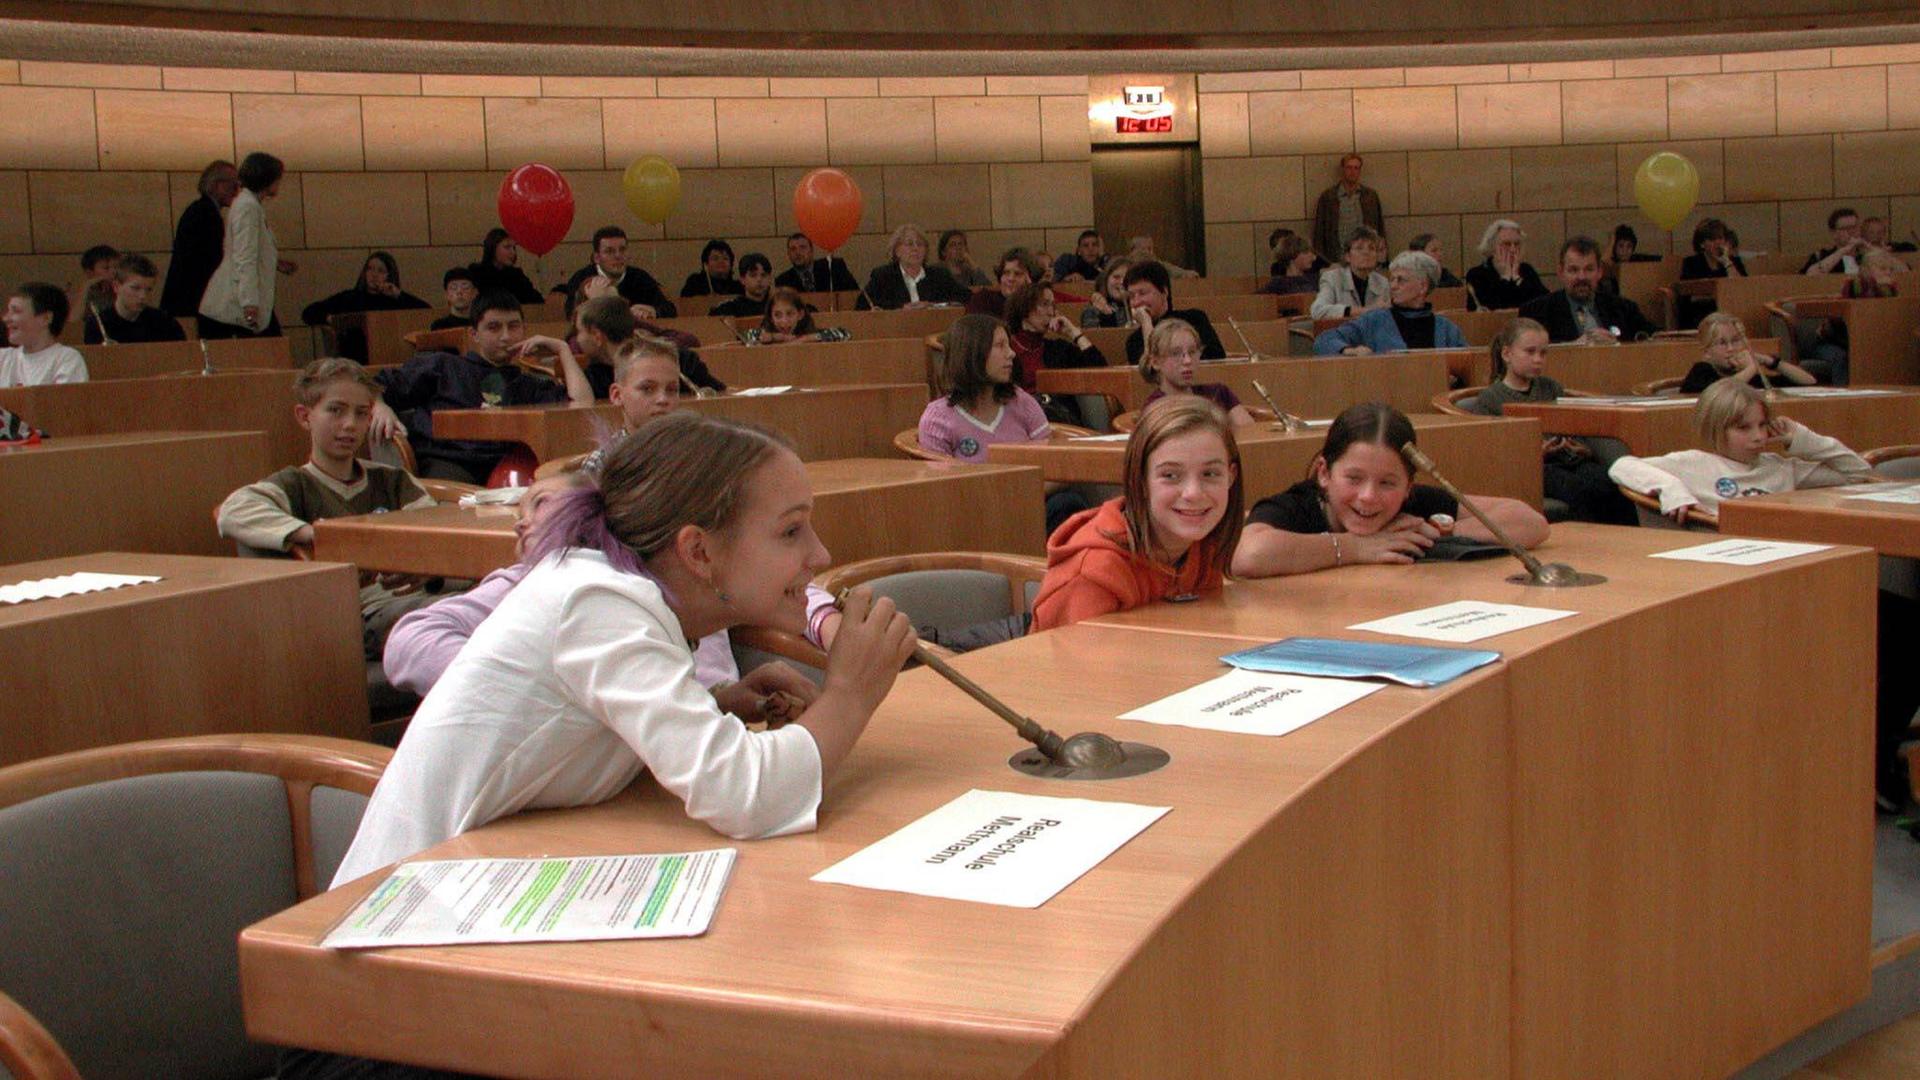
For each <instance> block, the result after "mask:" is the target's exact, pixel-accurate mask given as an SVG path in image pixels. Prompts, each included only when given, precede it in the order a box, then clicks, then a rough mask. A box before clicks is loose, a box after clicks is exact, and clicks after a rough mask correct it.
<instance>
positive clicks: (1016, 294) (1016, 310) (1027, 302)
mask: <svg viewBox="0 0 1920 1080" xmlns="http://www.w3.org/2000/svg"><path fill="white" fill-rule="evenodd" d="M1051 292H1053V286H1051V285H1048V284H1047V283H1046V282H1043V281H1035V282H1031V283H1029V284H1026V285H1022V286H1020V287H1019V288H1017V289H1015V290H1013V292H1012V293H1011V294H1010V295H1009V296H1008V297H1007V331H1008V332H1009V333H1013V332H1015V331H1018V330H1021V329H1024V328H1025V327H1026V323H1027V316H1029V315H1031V314H1033V309H1034V308H1037V307H1039V306H1040V298H1041V297H1043V296H1045V295H1047V294H1049V293H1051Z"/></svg>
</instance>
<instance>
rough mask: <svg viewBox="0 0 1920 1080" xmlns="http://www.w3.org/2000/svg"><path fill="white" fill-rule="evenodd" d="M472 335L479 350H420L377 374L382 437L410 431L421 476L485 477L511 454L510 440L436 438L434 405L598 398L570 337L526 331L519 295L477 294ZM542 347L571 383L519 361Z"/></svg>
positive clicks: (377, 429) (376, 422) (377, 425)
mask: <svg viewBox="0 0 1920 1080" xmlns="http://www.w3.org/2000/svg"><path fill="white" fill-rule="evenodd" d="M468 341H469V343H470V344H471V346H472V351H470V352H468V353H466V354H465V355H464V356H455V355H453V354H451V353H440V352H428V353H420V354H418V355H416V356H414V357H413V358H412V359H410V360H408V361H407V362H406V363H404V364H402V365H400V366H399V367H396V368H384V369H382V370H380V371H379V372H378V373H377V374H376V375H375V378H376V379H378V380H379V383H380V387H381V400H380V402H379V403H378V404H376V405H375V406H374V419H373V429H372V435H373V438H374V439H376V440H380V441H386V440H389V439H396V438H400V437H402V436H405V437H406V438H407V439H408V440H409V441H410V442H412V444H413V455H414V459H415V460H416V461H417V462H419V465H420V475H421V476H429V477H434V478H436V479H441V480H458V481H461V482H463V483H471V484H484V483H486V482H487V478H488V476H489V475H490V474H491V473H492V472H493V469H494V466H496V465H498V464H499V463H500V459H501V458H502V457H503V456H504V455H505V454H506V451H507V444H505V443H497V442H470V441H465V440H459V439H437V438H435V437H434V435H433V414H434V411H435V410H437V409H478V408H481V407H483V406H485V407H494V406H501V405H545V404H555V403H558V402H562V401H571V402H573V403H574V404H575V405H583V406H584V405H591V404H593V390H592V388H591V386H590V385H589V384H588V382H587V377H586V373H585V372H584V371H582V370H581V367H580V363H579V361H577V360H575V359H574V356H573V350H572V349H571V348H569V347H568V346H567V343H566V342H564V341H555V340H554V339H552V338H548V337H528V336H527V326H526V321H525V319H524V318H522V316H521V312H520V301H518V300H515V299H514V298H513V297H512V296H510V295H508V294H506V293H492V294H489V295H486V296H482V297H481V298H480V299H478V300H476V301H474V304H473V332H472V333H471V334H469V335H468ZM535 352H545V353H548V354H550V355H552V356H553V357H554V358H555V360H556V362H557V363H558V364H559V366H560V370H561V373H562V374H563V375H564V376H565V377H566V385H565V386H562V385H561V384H560V383H559V382H556V381H555V380H554V379H553V378H552V377H551V376H549V375H546V374H543V373H541V372H537V371H529V370H527V369H525V368H523V367H521V366H520V365H518V364H516V363H515V362H514V361H515V360H517V359H519V358H520V357H523V356H529V355H531V354H533V353H535ZM402 412H404V413H406V414H407V415H406V419H405V421H404V423H403V421H402V420H401V418H400V416H399V415H397V414H398V413H402Z"/></svg>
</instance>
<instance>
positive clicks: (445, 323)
mask: <svg viewBox="0 0 1920 1080" xmlns="http://www.w3.org/2000/svg"><path fill="white" fill-rule="evenodd" d="M440 287H441V288H442V289H444V290H446V294H447V313H446V314H445V315H442V316H440V317H439V318H437V319H435V320H433V325H432V326H431V327H430V329H433V330H457V329H464V328H465V327H468V326H471V325H473V302H474V301H475V300H476V299H479V296H480V291H479V289H478V288H476V287H475V285H474V283H473V271H472V270H469V269H467V268H466V267H464V266H456V267H454V268H453V269H451V270H449V271H447V272H446V273H444V274H442V275H440ZM534 295H535V296H536V297H538V295H539V294H538V293H535V294H534ZM536 302H538V301H537V300H536Z"/></svg>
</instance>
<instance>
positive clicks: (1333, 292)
mask: <svg viewBox="0 0 1920 1080" xmlns="http://www.w3.org/2000/svg"><path fill="white" fill-rule="evenodd" d="M1386 247H1387V244H1386V241H1385V240H1383V239H1381V237H1380V234H1379V233H1377V232H1374V231H1373V230H1372V229H1370V228H1368V227H1366V226H1365V225H1362V226H1361V227H1359V228H1357V229H1355V230H1353V235H1351V236H1349V237H1347V258H1346V262H1345V264H1344V265H1340V266H1330V267H1328V268H1327V269H1326V270H1323V271H1321V273H1320V293H1319V295H1317V296H1315V297H1314V298H1313V306H1312V308H1310V309H1309V310H1310V311H1311V312H1312V313H1313V317H1314V318H1316V319H1344V318H1347V317H1349V316H1353V315H1358V314H1360V313H1361V312H1363V311H1366V310H1368V309H1369V308H1383V307H1386V306H1387V277H1386V275H1385V274H1382V273H1381V272H1380V269H1379V268H1380V256H1381V255H1382V254H1383V253H1384V252H1385V251H1386ZM1363 281H1364V282H1366V286H1367V288H1366V294H1365V295H1364V296H1363V295H1362V294H1361V292H1360V287H1359V284H1358V283H1359V282H1363Z"/></svg>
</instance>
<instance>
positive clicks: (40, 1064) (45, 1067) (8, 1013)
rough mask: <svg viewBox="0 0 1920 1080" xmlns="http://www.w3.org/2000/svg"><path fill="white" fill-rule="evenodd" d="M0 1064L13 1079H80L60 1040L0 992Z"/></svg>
mask: <svg viewBox="0 0 1920 1080" xmlns="http://www.w3.org/2000/svg"><path fill="white" fill-rule="evenodd" d="M0 1065H4V1066H6V1069H7V1071H8V1072H10V1073H12V1074H13V1075H14V1077H15V1078H16V1080H80V1070H78V1069H76V1068H74V1067H73V1059H72V1058H69V1057H67V1052H66V1051H65V1050H62V1049H61V1048H60V1043H59V1040H57V1039H55V1038H54V1037H53V1033H52V1032H50V1031H48V1030H47V1029H46V1026H45V1025H43V1024H41V1023H40V1021H38V1020H36V1019H34V1016H33V1014H32V1013H30V1012H28V1011H27V1010H26V1009H25V1008H24V1007H23V1006H21V1004H20V1003H19V1002H17V1001H15V1000H13V999H12V998H10V997H8V996H7V995H6V994H5V993H4V992H0Z"/></svg>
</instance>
